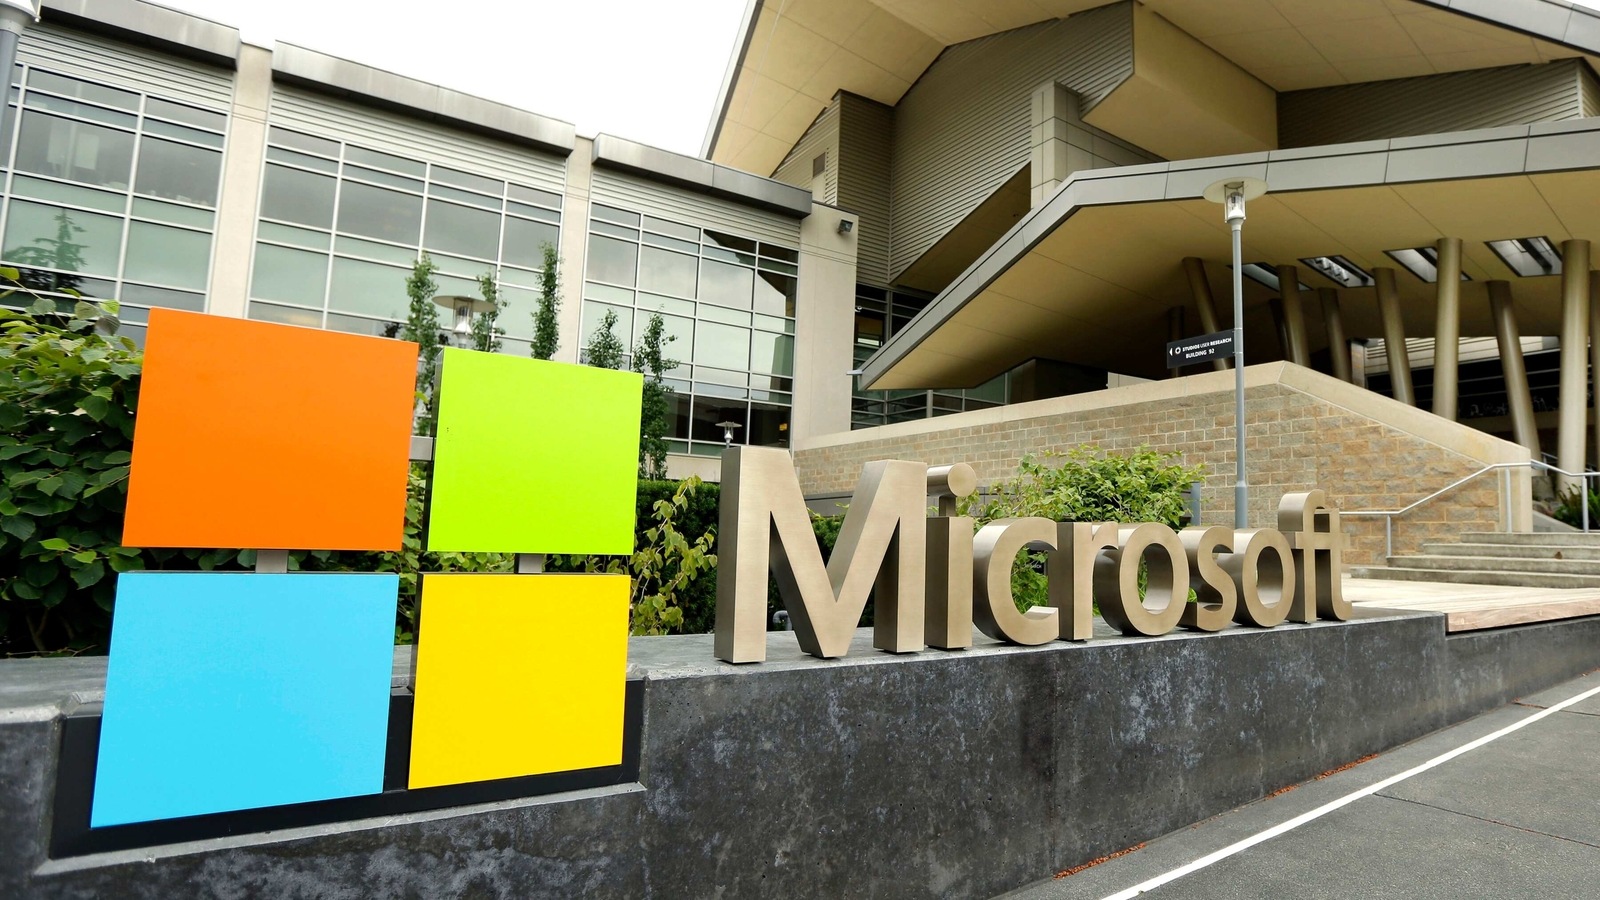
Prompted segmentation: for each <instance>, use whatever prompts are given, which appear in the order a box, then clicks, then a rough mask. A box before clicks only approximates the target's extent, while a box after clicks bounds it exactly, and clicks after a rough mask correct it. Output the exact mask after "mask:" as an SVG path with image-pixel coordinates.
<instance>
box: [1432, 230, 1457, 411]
mask: <svg viewBox="0 0 1600 900" xmlns="http://www.w3.org/2000/svg"><path fill="white" fill-rule="evenodd" d="M1435 287H1436V288H1437V289H1438V290H1437V296H1438V318H1437V319H1436V320H1435V325H1434V329H1433V414H1434V415H1436V416H1443V417H1445V418H1446V419H1449V420H1450V421H1452V422H1454V421H1455V419H1456V406H1457V403H1458V401H1459V400H1460V397H1461V239H1460V238H1440V239H1439V281H1438V284H1436V285H1435Z"/></svg>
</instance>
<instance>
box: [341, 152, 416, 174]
mask: <svg viewBox="0 0 1600 900" xmlns="http://www.w3.org/2000/svg"><path fill="white" fill-rule="evenodd" d="M344 159H345V162H351V163H355V164H356V165H360V166H377V167H378V168H381V169H390V170H392V171H395V172H401V173H404V174H406V175H415V176H416V177H418V178H421V177H423V176H424V175H426V174H427V172H428V166H427V164H426V163H420V162H417V161H416V160H414V159H404V158H402V157H399V156H394V155H392V154H389V153H379V152H378V151H376V150H368V149H366V148H364V147H350V146H346V147H345V148H344Z"/></svg>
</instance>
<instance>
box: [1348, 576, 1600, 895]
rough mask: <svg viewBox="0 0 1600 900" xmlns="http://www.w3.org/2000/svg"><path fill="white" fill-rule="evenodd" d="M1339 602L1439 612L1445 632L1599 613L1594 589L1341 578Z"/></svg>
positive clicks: (1599, 603)
mask: <svg viewBox="0 0 1600 900" xmlns="http://www.w3.org/2000/svg"><path fill="white" fill-rule="evenodd" d="M1344 598H1345V599H1346V600H1349V601H1350V602H1351V603H1354V604H1355V605H1357V606H1366V607H1376V608H1379V609H1407V610H1419V611H1426V612H1442V613H1444V614H1445V630H1446V631H1452V632H1453V631H1476V630H1478V629H1480V628H1505V627H1506V626H1508V625H1528V624H1531V623H1534V622H1549V621H1551V620H1554V619H1573V618H1577V617H1578V616H1593V615H1597V614H1600V588H1530V587H1504V586H1499V585H1490V584H1456V583H1447V582H1442V581H1388V580H1385V579H1379V578H1351V577H1350V576H1348V575H1346V576H1345V579H1344ZM1596 896H1597V897H1600V892H1597V893H1596Z"/></svg>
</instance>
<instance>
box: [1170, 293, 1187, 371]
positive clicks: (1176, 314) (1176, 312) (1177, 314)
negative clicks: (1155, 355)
mask: <svg viewBox="0 0 1600 900" xmlns="http://www.w3.org/2000/svg"><path fill="white" fill-rule="evenodd" d="M1185 336H1186V335H1185V334H1184V327H1183V307H1181V306H1172V307H1168V308H1167V340H1168V341H1181V340H1183V339H1184V337H1185ZM1181 374H1183V369H1182V368H1179V367H1177V366H1173V367H1169V368H1168V369H1167V377H1168V378H1177V377H1178V376H1179V375H1181Z"/></svg>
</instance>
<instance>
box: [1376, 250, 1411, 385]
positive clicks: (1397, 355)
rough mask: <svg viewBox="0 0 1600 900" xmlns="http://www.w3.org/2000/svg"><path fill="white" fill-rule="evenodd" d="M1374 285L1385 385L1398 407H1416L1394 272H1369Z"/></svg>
mask: <svg viewBox="0 0 1600 900" xmlns="http://www.w3.org/2000/svg"><path fill="white" fill-rule="evenodd" d="M1372 277H1373V278H1374V279H1376V280H1377V282H1378V288H1377V289H1378V314H1379V315H1380V316H1382V317H1383V349H1384V352H1385V353H1386V354H1387V355H1388V357H1389V384H1390V385H1392V388H1391V390H1393V392H1394V398H1395V399H1396V400H1399V401H1400V402H1401V403H1409V404H1411V405H1412V406H1416V405H1417V394H1416V392H1415V391H1413V390H1412V389H1411V356H1410V354H1409V353H1407V352H1406V323H1405V320H1403V319H1401V318H1400V291H1399V289H1398V288H1397V287H1395V283H1394V270H1393V269H1389V268H1383V267H1379V268H1376V269H1373V270H1372Z"/></svg>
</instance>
